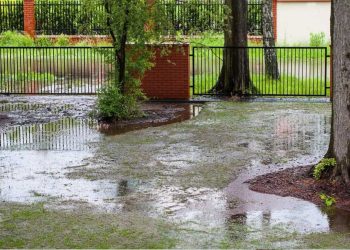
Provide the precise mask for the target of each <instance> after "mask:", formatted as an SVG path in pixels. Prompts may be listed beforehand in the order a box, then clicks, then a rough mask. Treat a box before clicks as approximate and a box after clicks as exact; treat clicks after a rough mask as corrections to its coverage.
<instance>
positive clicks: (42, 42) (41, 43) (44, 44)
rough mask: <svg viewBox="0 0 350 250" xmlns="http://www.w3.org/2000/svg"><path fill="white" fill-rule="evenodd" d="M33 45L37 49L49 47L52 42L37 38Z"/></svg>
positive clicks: (47, 39) (45, 38) (44, 38)
mask: <svg viewBox="0 0 350 250" xmlns="http://www.w3.org/2000/svg"><path fill="white" fill-rule="evenodd" d="M35 45H36V46H37V47H51V46H53V42H52V41H51V40H50V39H49V38H47V37H39V38H37V39H36V40H35Z"/></svg>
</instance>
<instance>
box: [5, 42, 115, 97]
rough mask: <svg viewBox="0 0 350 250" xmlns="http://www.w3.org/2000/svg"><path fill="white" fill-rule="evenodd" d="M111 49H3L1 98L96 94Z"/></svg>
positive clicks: (106, 72)
mask: <svg viewBox="0 0 350 250" xmlns="http://www.w3.org/2000/svg"><path fill="white" fill-rule="evenodd" d="M112 49H113V48H111V47H96V48H95V47H0V94H55V95H59V94H62V95H69V94H74V95H77V94H96V93H97V92H98V90H99V89H100V88H101V87H102V86H103V85H104V84H106V83H107V81H108V77H109V76H110V71H111V68H112V67H111V65H110V64H109V63H108V62H110V61H111V59H110V58H108V57H109V56H110V55H111V53H108V51H110V50H112Z"/></svg>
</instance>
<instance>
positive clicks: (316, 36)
mask: <svg viewBox="0 0 350 250" xmlns="http://www.w3.org/2000/svg"><path fill="white" fill-rule="evenodd" d="M310 46H311V47H323V46H324V47H326V46H327V42H326V34H325V33H324V32H320V33H311V34H310Z"/></svg>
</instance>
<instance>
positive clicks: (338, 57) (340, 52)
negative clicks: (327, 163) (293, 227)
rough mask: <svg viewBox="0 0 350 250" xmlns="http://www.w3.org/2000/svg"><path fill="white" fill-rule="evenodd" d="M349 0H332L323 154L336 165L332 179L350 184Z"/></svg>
mask: <svg viewBox="0 0 350 250" xmlns="http://www.w3.org/2000/svg"><path fill="white" fill-rule="evenodd" d="M349 13H350V2H349V1H348V0H333V1H332V17H331V23H332V25H331V27H332V28H331V33H332V48H333V62H332V63H333V94H334V96H333V106H332V109H333V114H332V130H331V142H330V147H329V150H328V153H327V155H326V157H334V158H335V159H336V162H337V165H336V167H335V168H334V172H333V176H332V177H333V178H334V177H335V178H337V177H340V178H341V179H342V180H343V181H344V182H345V183H346V184H347V185H350V42H349V41H350V19H349Z"/></svg>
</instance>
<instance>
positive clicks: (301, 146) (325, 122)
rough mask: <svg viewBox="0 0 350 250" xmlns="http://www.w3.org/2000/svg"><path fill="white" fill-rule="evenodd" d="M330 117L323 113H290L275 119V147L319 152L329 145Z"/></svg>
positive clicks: (310, 152)
mask: <svg viewBox="0 0 350 250" xmlns="http://www.w3.org/2000/svg"><path fill="white" fill-rule="evenodd" d="M329 134H330V117H329V116H326V115H321V114H290V115H283V116H279V117H278V118H277V119H276V121H275V128H274V138H273V139H274V140H273V149H274V150H276V151H278V150H281V151H288V150H294V149H297V150H303V151H306V152H307V153H308V154H313V153H318V152H320V151H323V150H324V145H328V140H329Z"/></svg>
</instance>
